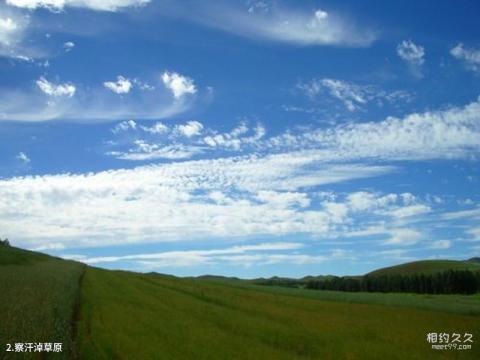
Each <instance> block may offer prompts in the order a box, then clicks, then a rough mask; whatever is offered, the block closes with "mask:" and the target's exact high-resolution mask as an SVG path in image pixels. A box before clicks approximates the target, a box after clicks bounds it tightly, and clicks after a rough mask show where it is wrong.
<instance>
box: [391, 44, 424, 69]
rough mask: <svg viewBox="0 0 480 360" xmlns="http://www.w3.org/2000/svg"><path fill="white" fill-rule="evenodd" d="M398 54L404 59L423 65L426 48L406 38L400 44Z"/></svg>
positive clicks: (415, 64) (416, 64)
mask: <svg viewBox="0 0 480 360" xmlns="http://www.w3.org/2000/svg"><path fill="white" fill-rule="evenodd" d="M397 54H398V56H400V58H401V59H402V60H405V61H406V62H408V63H409V64H411V65H414V66H422V65H423V64H424V63H425V49H424V48H423V47H422V46H420V45H417V44H415V43H413V41H411V40H404V41H402V42H401V43H400V44H398V46H397Z"/></svg>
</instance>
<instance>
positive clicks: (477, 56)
mask: <svg viewBox="0 0 480 360" xmlns="http://www.w3.org/2000/svg"><path fill="white" fill-rule="evenodd" d="M450 54H451V55H452V56H453V57H454V58H456V59H459V60H462V61H463V62H464V63H465V65H466V66H467V68H468V69H470V70H473V71H476V72H478V71H480V50H478V49H469V48H465V47H464V46H463V44H462V43H459V44H457V45H456V46H455V47H453V48H452V49H451V50H450Z"/></svg>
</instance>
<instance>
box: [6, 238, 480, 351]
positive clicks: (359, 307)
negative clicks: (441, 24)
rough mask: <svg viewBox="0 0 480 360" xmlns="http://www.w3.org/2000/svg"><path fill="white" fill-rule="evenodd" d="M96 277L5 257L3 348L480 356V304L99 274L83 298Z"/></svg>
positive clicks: (33, 257) (52, 262) (12, 252)
mask: <svg viewBox="0 0 480 360" xmlns="http://www.w3.org/2000/svg"><path fill="white" fill-rule="evenodd" d="M84 269H85V267H84V266H83V265H81V264H78V263H75V262H70V261H63V260H59V259H56V258H52V257H49V256H46V255H41V254H37V253H33V252H28V251H23V250H18V249H14V248H6V247H2V246H0V279H1V280H0V301H1V302H0V316H1V320H2V323H1V328H0V330H1V332H0V341H1V346H2V347H3V346H4V344H5V343H6V342H9V341H11V342H19V341H25V342H26V341H40V342H63V344H64V348H65V347H67V346H66V345H68V349H67V350H68V351H67V352H64V353H63V354H62V355H63V357H64V358H71V357H73V353H72V346H75V348H76V352H77V354H78V357H80V358H82V359H112V358H113V359H115V358H116V359H177V358H178V359H230V358H233V359H303V358H307V359H308V358H319V359H345V358H346V359H348V358H351V359H359V358H360V359H412V358H413V359H415V358H418V359H430V358H432V359H433V358H435V359H437V358H445V359H447V358H459V359H463V358H465V359H470V358H471V359H476V358H479V357H480V347H479V346H477V344H476V342H477V338H478V336H479V335H478V334H479V330H480V325H479V324H480V294H476V295H473V296H465V295H428V296H426V295H415V294H374V293H346V292H332V291H312V290H308V289H298V288H282V287H275V286H259V285H255V284H252V283H251V282H246V281H242V280H238V279H226V278H221V277H204V278H202V279H179V278H176V277H173V276H165V275H158V274H154V273H152V274H138V273H132V272H125V271H107V270H101V269H96V268H91V267H86V271H85V272H84V275H83V280H82V283H81V287H80V292H79V286H78V284H79V281H80V279H81V278H82V273H83V270H84ZM76 303H78V304H79V307H78V311H76V310H75V308H76V307H75V304H76ZM386 305H388V306H386ZM391 305H393V306H391ZM429 332H449V333H453V332H456V333H465V332H468V333H473V334H474V341H475V342H474V344H473V347H472V349H471V350H464V351H453V350H450V351H446V350H445V351H434V350H432V349H430V345H429V344H428V343H427V341H426V334H427V333H429ZM72 340H74V341H72ZM3 350H4V349H2V352H1V353H0V354H2V356H3V355H4V354H5V353H4V352H3ZM31 357H32V356H29V358H31ZM52 357H53V356H52ZM55 357H56V356H55Z"/></svg>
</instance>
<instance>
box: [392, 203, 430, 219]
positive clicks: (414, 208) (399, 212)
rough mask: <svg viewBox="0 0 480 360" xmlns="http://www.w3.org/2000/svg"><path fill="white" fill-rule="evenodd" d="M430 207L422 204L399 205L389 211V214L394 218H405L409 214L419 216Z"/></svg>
mask: <svg viewBox="0 0 480 360" xmlns="http://www.w3.org/2000/svg"><path fill="white" fill-rule="evenodd" d="M430 211H432V209H431V208H430V207H429V206H427V205H424V204H417V205H411V206H406V207H401V208H398V209H394V210H391V211H390V213H389V214H390V215H391V216H393V217H396V218H406V217H411V216H419V215H423V214H426V213H429V212H430Z"/></svg>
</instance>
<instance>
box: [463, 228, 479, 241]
mask: <svg viewBox="0 0 480 360" xmlns="http://www.w3.org/2000/svg"><path fill="white" fill-rule="evenodd" d="M466 233H467V234H468V235H470V236H471V237H472V238H473V240H475V241H480V227H473V228H470V229H468V230H467V231H466Z"/></svg>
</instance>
